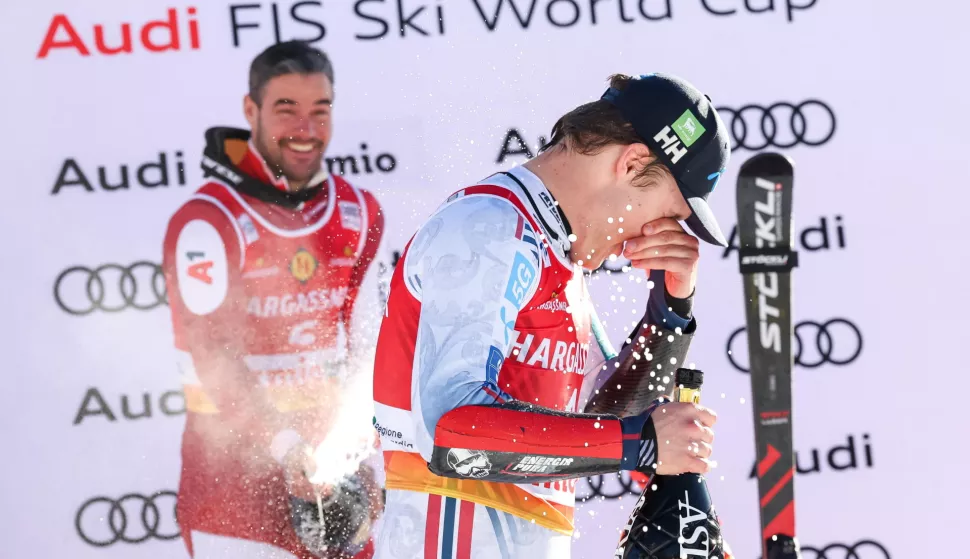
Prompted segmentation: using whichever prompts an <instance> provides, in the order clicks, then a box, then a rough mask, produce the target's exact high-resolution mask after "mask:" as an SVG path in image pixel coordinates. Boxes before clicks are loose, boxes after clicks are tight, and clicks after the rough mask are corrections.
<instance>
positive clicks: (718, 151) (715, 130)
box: [602, 74, 731, 246]
mask: <svg viewBox="0 0 970 559" xmlns="http://www.w3.org/2000/svg"><path fill="white" fill-rule="evenodd" d="M602 99H603V100H604V101H607V102H609V103H610V104H612V105H613V106H615V107H616V108H617V109H619V110H620V114H622V115H623V118H625V119H626V120H627V122H629V123H630V124H632V125H633V129H634V131H636V133H637V135H638V136H640V139H641V140H642V141H643V143H644V144H646V145H647V147H649V148H650V150H651V151H652V152H653V153H654V155H656V156H657V158H658V159H660V161H662V162H663V163H664V164H665V165H666V166H667V167H668V168H669V169H670V171H671V173H673V175H674V178H675V179H676V180H677V185H678V186H679V187H680V192H681V193H682V194H683V195H684V199H686V200H687V203H688V204H689V205H690V208H691V215H690V217H689V218H687V220H686V224H687V226H688V227H689V228H690V230H691V231H693V232H694V234H695V235H697V237H698V238H700V239H701V240H703V241H707V242H708V243H711V244H715V245H719V246H727V239H725V238H724V233H722V232H721V228H720V227H719V226H718V224H717V220H716V219H714V212H712V211H711V207H710V206H709V205H708V204H707V197H708V196H710V195H711V192H713V191H714V188H715V187H716V186H717V183H718V180H720V178H721V175H722V174H723V173H724V170H725V169H726V168H727V164H728V160H729V159H730V157H731V146H730V143H729V139H728V138H729V136H728V131H727V128H726V127H725V126H724V122H722V121H721V117H719V116H718V114H717V111H716V110H715V109H714V105H713V104H712V103H711V98H710V97H708V96H706V95H704V94H702V93H701V92H700V91H698V90H697V88H695V87H694V86H693V85H691V84H690V83H688V82H687V81H685V80H682V79H680V78H678V77H676V76H671V75H669V74H647V75H643V76H639V77H636V78H634V79H633V80H632V81H631V82H630V83H629V84H628V85H627V87H626V88H624V89H623V90H622V91H620V90H618V89H614V88H612V87H611V88H610V89H607V90H606V93H604V94H603V97H602Z"/></svg>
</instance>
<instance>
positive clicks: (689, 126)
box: [653, 109, 707, 165]
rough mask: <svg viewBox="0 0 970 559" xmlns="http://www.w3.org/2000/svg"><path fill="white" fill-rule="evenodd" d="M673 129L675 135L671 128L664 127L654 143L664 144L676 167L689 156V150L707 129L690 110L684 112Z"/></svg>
mask: <svg viewBox="0 0 970 559" xmlns="http://www.w3.org/2000/svg"><path fill="white" fill-rule="evenodd" d="M672 127H673V134H671V126H664V127H663V130H661V131H660V132H657V135H656V136H654V137H653V141H655V142H662V143H663V150H664V153H666V154H667V155H669V156H670V162H671V163H673V164H675V165H676V164H677V162H678V161H680V158H681V157H683V156H684V155H686V154H687V148H689V147H690V146H691V145H693V144H694V142H696V141H697V139H698V138H700V137H701V136H703V135H704V132H705V131H706V130H707V129H706V128H704V125H703V124H701V123H700V121H698V120H697V118H695V117H694V113H692V112H691V111H690V109H687V110H686V111H684V114H682V115H680V118H678V119H677V120H676V121H675V122H674V124H673V126H672Z"/></svg>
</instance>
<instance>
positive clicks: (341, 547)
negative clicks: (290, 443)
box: [290, 474, 372, 558]
mask: <svg viewBox="0 0 970 559" xmlns="http://www.w3.org/2000/svg"><path fill="white" fill-rule="evenodd" d="M320 499H321V502H320V503H317V502H312V501H307V500H305V499H301V498H299V497H294V496H292V495H290V520H291V522H292V523H293V529H294V530H295V531H296V535H297V536H298V537H299V538H300V541H301V542H303V545H304V546H306V548H307V549H308V550H310V552H311V553H313V554H314V555H315V556H317V557H321V558H324V557H327V558H329V557H343V556H346V557H352V556H354V555H356V554H358V553H360V552H361V551H362V550H363V549H364V546H365V545H366V544H367V540H368V539H369V537H370V532H371V519H372V515H371V512H372V511H371V510H370V505H371V496H370V495H369V494H368V484H367V483H365V482H364V481H363V480H362V479H361V477H360V474H354V475H351V476H348V477H345V478H344V479H342V480H341V481H340V482H338V483H337V484H336V485H334V486H333V487H332V491H331V492H330V494H329V495H326V496H321V498H320ZM321 510H322V512H323V516H322V517H321V515H320V513H321Z"/></svg>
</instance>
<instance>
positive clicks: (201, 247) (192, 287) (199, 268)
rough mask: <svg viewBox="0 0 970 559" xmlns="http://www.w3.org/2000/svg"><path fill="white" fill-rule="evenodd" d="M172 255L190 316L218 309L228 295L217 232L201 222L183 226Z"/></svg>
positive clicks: (226, 269) (222, 249) (226, 270)
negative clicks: (174, 253)
mask: <svg viewBox="0 0 970 559" xmlns="http://www.w3.org/2000/svg"><path fill="white" fill-rule="evenodd" d="M175 251H176V256H175V267H176V273H177V277H178V285H179V296H180V297H181V299H182V304H184V305H185V307H186V308H187V309H188V310H189V312H192V313H194V314H200V315H201V314H209V313H211V312H212V311H214V310H216V309H217V308H219V306H220V305H221V304H222V302H223V301H224V300H225V298H226V294H227V293H228V292H229V263H228V261H227V259H226V247H225V245H224V244H223V242H222V236H221V235H219V232H218V231H217V230H216V228H215V227H214V226H213V225H212V224H211V223H209V222H208V221H204V220H201V219H196V220H192V221H190V222H188V223H186V224H185V226H184V227H183V228H182V231H181V232H180V233H179V237H178V240H177V241H176V243H175Z"/></svg>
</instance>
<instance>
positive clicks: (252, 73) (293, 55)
mask: <svg viewBox="0 0 970 559" xmlns="http://www.w3.org/2000/svg"><path fill="white" fill-rule="evenodd" d="M287 74H323V75H325V76H327V79H329V80H330V83H331V85H332V84H333V64H331V63H330V59H329V58H328V57H327V55H326V54H324V52H323V51H322V50H320V49H318V48H316V47H313V46H310V43H307V42H304V41H287V42H285V43H277V44H275V45H272V46H270V47H269V48H267V49H266V50H264V51H263V52H261V53H259V56H257V57H256V58H254V59H253V63H252V64H251V65H250V66H249V96H250V97H252V99H253V101H255V102H256V104H257V105H259V104H260V103H262V101H263V88H265V87H266V84H267V83H268V82H269V81H270V80H271V79H273V78H275V77H277V76H285V75H287Z"/></svg>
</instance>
